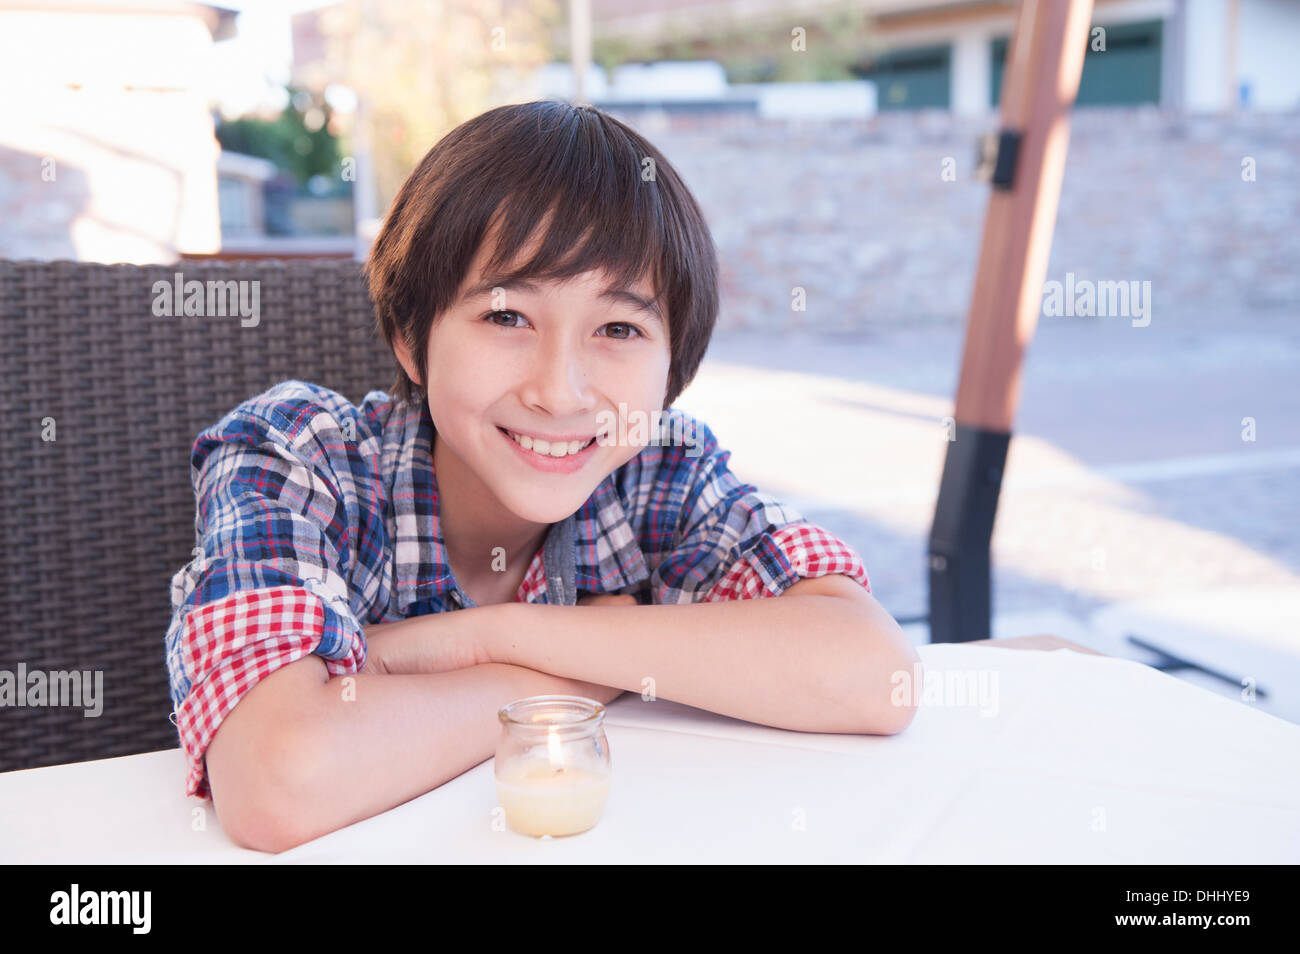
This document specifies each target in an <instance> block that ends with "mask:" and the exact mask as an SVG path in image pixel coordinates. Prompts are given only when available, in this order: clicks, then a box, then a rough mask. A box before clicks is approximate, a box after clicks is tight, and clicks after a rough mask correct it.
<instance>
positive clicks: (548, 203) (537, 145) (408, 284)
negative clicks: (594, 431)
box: [365, 100, 718, 408]
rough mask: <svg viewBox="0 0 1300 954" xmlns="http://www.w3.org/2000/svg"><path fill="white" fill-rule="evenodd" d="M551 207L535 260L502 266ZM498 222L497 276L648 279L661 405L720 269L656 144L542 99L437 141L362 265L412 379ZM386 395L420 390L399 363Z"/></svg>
mask: <svg viewBox="0 0 1300 954" xmlns="http://www.w3.org/2000/svg"><path fill="white" fill-rule="evenodd" d="M650 160H653V162H651V161H650ZM548 215H549V231H548V232H547V234H546V235H545V238H544V240H543V241H542V242H541V244H540V245H539V246H538V249H537V254H536V255H534V256H533V259H532V261H530V262H526V263H523V264H522V266H521V267H520V268H518V269H516V270H515V271H514V272H511V273H509V274H503V273H502V269H503V268H504V266H505V265H506V264H507V263H509V262H510V261H512V260H513V259H514V257H515V255H516V254H518V252H519V250H520V249H521V248H522V247H523V245H524V243H525V242H526V241H527V240H528V237H529V236H530V235H531V234H532V233H533V231H534V229H535V228H536V227H537V226H538V225H539V224H541V223H542V222H543V220H544V219H547V218H548ZM494 218H495V219H496V221H497V222H498V228H499V232H498V244H497V248H496V250H495V252H494V253H493V255H492V257H491V260H490V261H488V262H487V263H486V265H485V269H484V270H485V273H487V274H490V275H492V276H499V277H500V278H501V279H502V280H503V281H508V280H511V279H514V278H525V277H526V278H531V279H534V280H536V281H550V280H562V279H566V278H570V277H573V276H576V275H579V274H581V273H583V272H586V271H590V270H604V271H605V273H606V276H607V277H608V278H610V279H611V280H612V281H614V282H615V283H616V284H615V285H614V287H615V288H627V287H630V286H631V285H632V284H634V283H635V282H637V281H638V280H639V279H641V278H642V277H643V276H644V277H647V278H649V280H650V281H651V282H652V283H653V286H654V294H655V299H656V301H657V302H658V303H659V307H660V311H661V312H662V313H663V315H664V318H665V320H666V323H667V325H668V333H669V339H670V351H671V355H672V360H671V365H670V370H669V373H668V387H667V390H666V392H665V395H664V407H665V408H668V407H671V406H672V403H673V401H675V400H676V399H677V397H678V395H680V394H681V392H682V391H683V390H684V389H685V388H686V385H688V384H689V383H690V382H691V379H692V378H693V377H694V376H695V372H696V371H697V370H698V369H699V366H700V362H701V360H703V358H704V352H705V351H706V350H707V348H708V345H709V339H710V337H711V336H712V334H713V326H714V323H715V321H716V320H717V314H718V264H717V253H716V251H715V249H714V245H713V237H712V234H711V233H710V232H709V228H708V225H707V224H706V223H705V221H704V215H703V213H702V212H701V211H700V208H699V206H698V205H697V204H696V202H695V199H694V197H693V196H692V195H691V193H690V191H689V190H688V189H687V188H686V186H685V184H684V183H683V182H682V180H681V177H680V176H678V174H677V172H676V170H675V169H673V167H672V166H671V165H670V164H669V162H668V160H667V159H665V158H664V157H663V155H662V154H661V153H660V152H659V150H657V149H656V148H655V147H654V146H652V145H651V144H650V143H649V142H648V141H647V140H646V139H645V138H644V137H643V136H641V135H640V134H638V133H637V132H635V131H634V130H632V129H631V128H629V127H628V126H626V125H625V124H623V123H621V122H619V121H618V120H617V119H615V118H614V117H612V116H610V115H609V114H608V113H605V112H602V111H601V110H599V109H596V108H594V107H591V106H573V105H570V104H568V103H565V102H560V101H551V100H547V101H539V102H532V103H522V104H516V105H510V106H499V107H497V108H495V109H490V110H488V111H487V112H485V113H483V114H482V115H480V116H476V117H475V118H473V119H470V120H468V121H466V122H464V123H462V124H461V125H459V126H457V127H456V128H455V129H453V130H452V131H451V132H449V133H448V134H447V135H446V136H444V137H443V138H442V139H441V140H439V142H438V143H437V144H436V145H435V146H434V147H433V148H432V149H430V150H429V152H428V153H427V154H426V155H425V157H424V158H423V159H422V160H420V164H419V165H418V166H416V168H415V171H414V172H412V173H411V175H410V176H409V177H408V178H407V180H406V182H405V183H403V184H402V188H401V189H400V190H399V191H398V193H397V196H396V198H395V199H394V200H393V204H392V207H391V208H390V209H389V212H388V216H387V218H386V219H385V220H384V225H383V228H382V229H381V230H380V232H379V236H378V238H377V239H376V240H375V244H374V247H373V249H371V252H370V257H369V260H368V261H367V263H366V266H365V277H366V281H367V283H368V284H369V288H370V295H371V298H372V299H373V300H374V303H375V315H376V320H377V322H378V325H379V330H380V332H381V334H383V336H384V339H385V340H386V341H387V342H388V344H389V346H390V347H391V346H392V345H393V343H394V342H395V341H402V342H404V343H405V344H406V345H407V347H409V348H410V350H411V354H412V356H413V358H414V360H415V362H416V367H417V368H418V370H419V374H420V378H421V379H422V380H423V379H424V378H425V376H426V374H427V369H426V368H425V352H426V350H427V346H428V341H429V330H430V328H432V326H433V323H434V321H435V320H436V318H437V316H438V315H440V314H442V313H443V312H444V311H445V310H446V309H447V308H448V307H449V306H450V305H452V304H453V303H454V301H455V297H456V293H457V291H458V290H459V289H460V286H461V284H462V282H463V281H464V280H465V278H466V274H467V272H468V271H469V266H470V263H471V262H472V261H473V258H474V255H475V253H476V252H477V250H478V247H479V244H480V243H481V242H482V241H483V239H484V236H485V235H486V234H487V232H488V230H489V226H490V225H491V224H492V223H493V221H494ZM574 249H576V251H574ZM570 253H572V254H570ZM391 390H392V392H393V393H394V395H395V396H400V397H401V398H403V399H405V400H407V401H411V402H416V401H418V400H420V399H421V396H422V389H421V388H419V387H417V386H416V385H415V383H414V382H413V381H412V380H411V379H410V378H409V377H408V376H407V374H406V372H405V371H403V370H402V369H401V366H400V365H399V366H398V378H397V380H396V381H395V382H394V384H393V387H392V389H391Z"/></svg>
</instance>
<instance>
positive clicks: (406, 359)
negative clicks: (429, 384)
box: [393, 338, 424, 388]
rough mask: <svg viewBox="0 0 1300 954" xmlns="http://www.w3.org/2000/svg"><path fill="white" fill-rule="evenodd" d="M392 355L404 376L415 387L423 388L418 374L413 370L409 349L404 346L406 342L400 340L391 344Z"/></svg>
mask: <svg viewBox="0 0 1300 954" xmlns="http://www.w3.org/2000/svg"><path fill="white" fill-rule="evenodd" d="M393 354H395V355H396V356H397V363H398V364H400V365H401V366H402V370H403V371H405V372H406V376H407V377H408V378H410V379H411V380H412V381H414V382H415V384H416V387H421V388H422V387H424V382H422V381H421V380H420V376H419V374H417V373H416V370H415V362H414V361H413V360H411V349H410V348H408V347H407V346H406V342H405V341H402V340H401V339H400V338H399V339H398V340H396V341H394V342H393Z"/></svg>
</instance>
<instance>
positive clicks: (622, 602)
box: [578, 593, 640, 606]
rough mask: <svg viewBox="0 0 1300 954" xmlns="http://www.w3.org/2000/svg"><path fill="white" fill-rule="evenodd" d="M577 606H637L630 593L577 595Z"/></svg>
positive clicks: (634, 598)
mask: <svg viewBox="0 0 1300 954" xmlns="http://www.w3.org/2000/svg"><path fill="white" fill-rule="evenodd" d="M578 605H579V606H639V605H640V604H639V603H637V601H636V597H635V596H633V595H632V594H631V593H588V594H586V595H585V596H580V597H578Z"/></svg>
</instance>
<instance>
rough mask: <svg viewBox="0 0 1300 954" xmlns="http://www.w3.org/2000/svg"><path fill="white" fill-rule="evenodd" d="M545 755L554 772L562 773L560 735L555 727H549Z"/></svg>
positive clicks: (562, 755) (562, 750) (562, 758)
mask: <svg viewBox="0 0 1300 954" xmlns="http://www.w3.org/2000/svg"><path fill="white" fill-rule="evenodd" d="M546 754H547V756H549V758H550V760H551V768H552V769H553V770H554V771H556V772H562V771H564V749H563V748H561V747H560V733H559V730H558V729H557V728H556V727H555V726H551V727H550V731H549V732H548V733H547V735H546Z"/></svg>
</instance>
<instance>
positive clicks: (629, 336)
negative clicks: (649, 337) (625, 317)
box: [483, 310, 645, 341]
mask: <svg viewBox="0 0 1300 954" xmlns="http://www.w3.org/2000/svg"><path fill="white" fill-rule="evenodd" d="M497 315H504V316H506V317H508V318H511V319H515V318H521V319H523V320H524V321H527V320H528V319H527V318H524V316H523V315H521V314H519V312H517V311H502V310H498V311H490V312H488V313H487V314H486V315H484V316H483V320H484V321H486V322H489V323H490V324H493V325H496V326H497V327H498V328H518V327H519V325H517V324H515V323H514V321H513V320H512V321H511V323H510V324H501V323H500V322H498V321H496V320H495V319H496V316H497ZM601 327H602V328H626V329H627V331H626V332H623V333H620V334H614V335H606V336H605V337H607V338H613V340H615V341H632V340H634V338H633V334H634V333H635V337H637V338H644V337H645V332H643V331H642V330H641V329H640V328H638V327H637V326H636V325H630V324H628V323H627V322H625V321H611V322H609V323H608V324H605V325H602V326H601Z"/></svg>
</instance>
